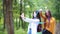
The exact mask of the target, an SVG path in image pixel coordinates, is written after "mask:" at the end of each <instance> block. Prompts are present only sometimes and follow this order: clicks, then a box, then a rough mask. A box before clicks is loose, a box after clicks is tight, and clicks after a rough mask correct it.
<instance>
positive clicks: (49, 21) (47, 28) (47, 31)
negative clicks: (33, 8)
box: [40, 10, 56, 34]
mask: <svg viewBox="0 0 60 34" xmlns="http://www.w3.org/2000/svg"><path fill="white" fill-rule="evenodd" d="M40 16H41V17H42V18H43V19H44V22H45V23H44V30H43V34H55V25H56V22H55V18H54V17H52V15H51V12H50V10H46V12H45V15H42V11H40Z"/></svg>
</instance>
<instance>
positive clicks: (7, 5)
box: [3, 0, 14, 34]
mask: <svg viewBox="0 0 60 34" xmlns="http://www.w3.org/2000/svg"><path fill="white" fill-rule="evenodd" d="M3 3H4V6H3V7H4V21H5V24H6V28H7V32H8V34H14V27H13V19H12V16H13V14H12V0H3Z"/></svg>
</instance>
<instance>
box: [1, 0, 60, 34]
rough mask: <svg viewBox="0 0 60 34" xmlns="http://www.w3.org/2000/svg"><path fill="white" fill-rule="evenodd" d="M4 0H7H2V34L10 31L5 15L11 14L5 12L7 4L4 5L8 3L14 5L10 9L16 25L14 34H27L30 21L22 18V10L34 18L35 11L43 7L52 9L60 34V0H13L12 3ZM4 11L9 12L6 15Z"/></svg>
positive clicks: (57, 31)
mask: <svg viewBox="0 0 60 34" xmlns="http://www.w3.org/2000/svg"><path fill="white" fill-rule="evenodd" d="M6 1H7V0H6ZM9 1H10V0H9ZM4 2H5V0H0V34H7V33H8V32H7V31H8V29H7V28H8V27H7V26H6V24H7V23H5V19H6V17H5V16H6V15H7V16H9V15H8V14H10V13H9V12H5V11H6V8H5V7H6V6H4V5H7V7H8V6H10V5H12V7H11V8H12V10H10V11H11V13H12V15H10V16H12V18H10V20H13V22H12V23H13V24H12V23H11V24H12V25H13V26H14V28H13V29H14V30H13V31H14V34H27V28H28V23H26V22H24V21H22V20H21V18H20V15H21V13H22V12H24V13H25V16H26V17H29V18H32V13H33V11H36V10H39V9H41V8H42V9H43V11H45V10H46V9H50V11H51V13H52V15H53V17H55V18H56V34H60V0H12V2H11V3H10V5H9V4H5V3H7V2H8V1H7V2H5V3H4ZM11 8H9V9H11ZM4 13H7V14H6V15H5V14H4ZM7 21H8V17H7ZM7 21H6V22H7ZM10 26H11V25H10Z"/></svg>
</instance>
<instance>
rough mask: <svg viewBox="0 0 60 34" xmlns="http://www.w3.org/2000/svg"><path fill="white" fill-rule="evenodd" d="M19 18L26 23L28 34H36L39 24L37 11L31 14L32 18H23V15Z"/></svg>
mask: <svg viewBox="0 0 60 34" xmlns="http://www.w3.org/2000/svg"><path fill="white" fill-rule="evenodd" d="M21 18H22V20H23V21H25V22H28V23H29V25H28V34H37V26H38V24H39V23H40V15H39V12H38V11H35V12H34V13H33V18H32V19H31V18H27V17H24V13H22V15H21Z"/></svg>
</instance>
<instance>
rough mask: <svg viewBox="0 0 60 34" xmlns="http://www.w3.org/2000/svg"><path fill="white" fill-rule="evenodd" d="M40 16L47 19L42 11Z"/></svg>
mask: <svg viewBox="0 0 60 34" xmlns="http://www.w3.org/2000/svg"><path fill="white" fill-rule="evenodd" d="M40 17H42V18H43V19H46V16H45V15H43V14H42V11H40Z"/></svg>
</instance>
